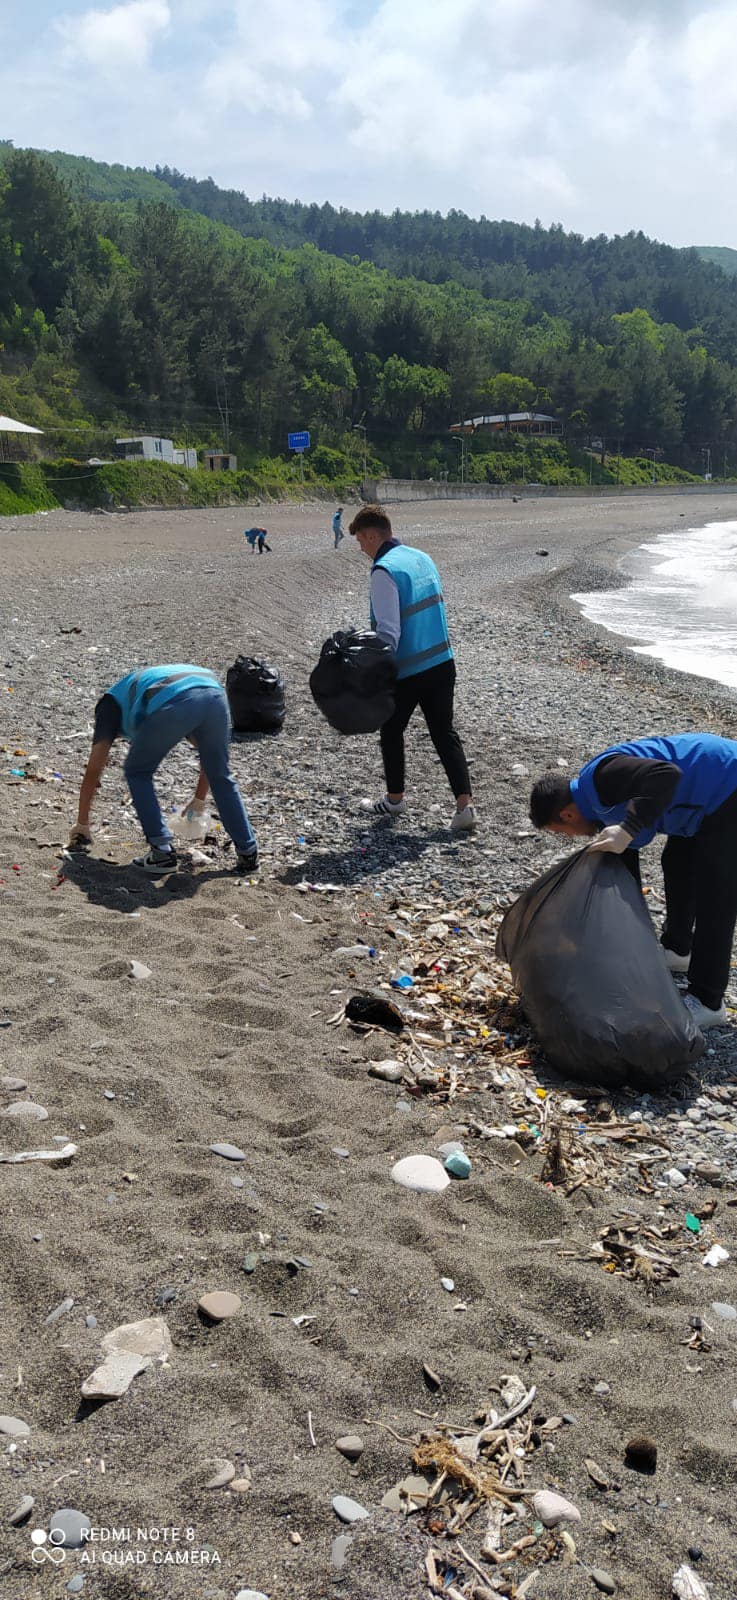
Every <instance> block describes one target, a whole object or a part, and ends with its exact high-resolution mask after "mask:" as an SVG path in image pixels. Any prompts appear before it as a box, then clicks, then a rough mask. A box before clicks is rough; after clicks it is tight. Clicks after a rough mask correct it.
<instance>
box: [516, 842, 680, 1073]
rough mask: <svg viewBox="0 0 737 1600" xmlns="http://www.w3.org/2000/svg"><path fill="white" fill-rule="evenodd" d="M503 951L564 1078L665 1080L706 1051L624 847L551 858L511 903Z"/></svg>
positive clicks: (534, 1023) (536, 1029)
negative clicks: (619, 853) (619, 852)
mask: <svg viewBox="0 0 737 1600" xmlns="http://www.w3.org/2000/svg"><path fill="white" fill-rule="evenodd" d="M496 953H497V955H498V956H499V957H500V959H501V960H502V961H507V962H508V963H509V965H510V967H511V969H512V977H513V979H514V983H515V987H516V988H517V990H518V991H519V994H520V996H521V999H522V1005H523V1008H524V1011H525V1014H526V1016H527V1018H528V1020H529V1022H530V1024H531V1026H532V1028H533V1030H534V1032H535V1034H536V1035H537V1038H538V1040H539V1043H540V1044H541V1045H542V1048H543V1050H544V1051H545V1054H546V1055H547V1056H548V1057H549V1059H550V1061H551V1062H552V1063H553V1065H554V1066H555V1067H557V1068H558V1070H559V1072H562V1073H563V1074H564V1075H565V1076H566V1077H569V1078H575V1079H577V1080H578V1082H579V1083H597V1084H602V1085H603V1086H604V1087H605V1088H608V1089H619V1088H621V1087H622V1085H623V1084H626V1083H629V1084H633V1085H635V1087H637V1088H640V1089H666V1088H668V1086H669V1085H670V1084H672V1083H674V1082H676V1081H677V1079H678V1078H680V1077H682V1076H683V1074H684V1072H686V1071H688V1068H689V1067H690V1066H692V1065H693V1063H694V1061H698V1058H699V1056H700V1055H702V1054H703V1051H704V1049H705V1045H704V1040H703V1037H702V1035H701V1034H700V1033H699V1030H698V1028H697V1027H696V1026H695V1024H694V1022H693V1019H692V1018H691V1016H690V1015H689V1013H688V1011H687V1009H686V1007H685V1006H684V1004H683V1000H682V999H681V997H680V995H679V993H678V990H677V989H676V986H675V984H674V982H673V978H672V976H671V974H670V972H669V971H668V968H667V966H666V964H665V957H664V956H663V952H662V949H661V947H660V944H659V943H658V939H657V937H656V934H655V930H654V928H653V925H652V922H651V920H650V915H649V913H648V911H647V909H646V906H645V902H644V900H643V897H642V892H641V890H640V889H639V887H638V885H637V883H636V882H635V880H634V878H633V876H632V874H631V872H629V871H628V869H627V867H626V866H625V864H624V862H623V861H622V860H621V859H620V857H619V856H616V855H612V854H608V853H604V852H602V853H601V854H599V853H595V854H593V855H592V854H591V852H590V850H588V849H584V850H580V851H578V852H577V853H576V854H575V855H573V856H567V857H566V859H565V861H561V862H559V863H558V865H557V866H555V867H551V869H550V871H549V872H546V873H545V874H544V875H543V877H542V878H538V879H537V881H536V882H535V883H533V884H532V885H531V886H530V888H529V889H526V890H525V892H524V894H523V895H520V898H519V900H516V901H515V903H514V905H513V906H512V907H511V908H510V910H509V911H508V912H507V914H506V916H505V918H504V921H503V922H502V925H501V928H500V929H499V935H498V938H497V945H496Z"/></svg>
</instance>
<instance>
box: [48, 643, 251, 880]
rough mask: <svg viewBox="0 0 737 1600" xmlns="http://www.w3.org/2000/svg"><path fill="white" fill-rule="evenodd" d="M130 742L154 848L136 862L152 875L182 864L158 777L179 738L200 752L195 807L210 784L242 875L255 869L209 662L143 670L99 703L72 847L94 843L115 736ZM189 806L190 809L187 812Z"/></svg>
mask: <svg viewBox="0 0 737 1600" xmlns="http://www.w3.org/2000/svg"><path fill="white" fill-rule="evenodd" d="M118 738H123V739H128V740H130V749H129V751H128V755H127V756H126V760H125V776H126V778H127V780H128V787H129V789H130V792H131V799H132V801H133V804H134V806H135V809H136V813H137V816H138V820H139V822H140V824H141V827H142V829H143V832H144V833H145V835H146V838H147V840H148V843H149V845H150V849H149V852H148V854H147V855H145V856H139V857H137V858H136V860H135V861H134V863H133V865H134V866H136V867H142V868H143V871H144V872H148V873H149V874H150V875H151V877H164V876H165V875H166V874H167V873H169V872H173V871H174V870H175V868H176V866H177V855H176V851H175V849H174V845H173V842H172V836H171V833H170V832H169V829H168V828H167V826H166V823H165V822H164V819H163V817H162V815H161V807H160V805H159V802H158V799H157V796H156V790H155V789H154V785H153V775H154V773H155V772H156V770H157V768H158V767H159V766H160V765H161V762H162V761H163V759H164V757H165V756H166V755H168V753H169V751H170V750H173V748H174V746H175V745H176V744H179V741H180V739H187V740H189V743H190V744H192V745H194V747H195V749H196V750H197V751H198V753H199V758H200V774H199V778H198V781H197V787H196V789H195V792H194V795H193V798H192V801H191V802H190V808H191V809H192V810H194V811H195V812H197V811H201V810H202V808H203V805H204V801H205V799H206V797H207V791H208V788H210V789H212V794H213V799H214V801H215V804H216V806H217V808H218V813H219V816H220V820H221V822H222V824H223V827H224V828H225V830H226V832H227V833H229V834H230V837H231V839H232V841H233V844H234V845H235V849H236V867H237V870H238V872H253V871H254V869H255V867H256V866H257V865H258V851H257V848H256V840H255V838H254V834H253V829H252V827H251V824H250V822H249V820H248V813H247V811H246V808H245V806H244V804H243V801H242V799H241V795H240V791H239V789H238V785H237V783H236V781H235V778H234V777H233V776H232V775H231V771H230V763H229V750H228V746H229V743H230V715H229V711H228V701H227V698H226V693H225V690H224V688H223V687H222V684H221V683H219V682H218V679H217V678H216V677H215V674H214V673H213V672H208V671H207V669H206V668H205V667H195V666H192V665H190V664H188V663H183V662H180V663H177V664H176V665H174V666H162V667H142V668H141V669H140V670H139V671H136V672H129V673H127V675H126V677H124V678H120V679H119V680H118V682H117V683H114V684H113V685H112V687H111V688H110V689H108V690H106V692H105V694H103V696H102V699H101V700H98V702H97V705H96V706H95V731H94V734H93V738H92V750H91V752H90V757H89V760H88V762H87V769H86V771H85V775H84V777H83V779H82V787H81V789H80V791H79V812H78V816H77V821H76V823H75V826H74V827H73V828H72V831H71V835H70V839H69V844H70V847H71V848H76V849H80V848H81V849H83V848H84V847H85V846H86V845H89V844H91V842H92V832H91V828H90V810H91V807H92V802H93V800H94V798H95V794H96V793H97V790H98V788H99V785H100V780H101V778H102V774H103V772H104V771H105V767H106V766H107V763H108V757H109V755H110V751H111V749H112V746H113V744H114V743H115V740H116V739H118ZM190 808H187V809H190Z"/></svg>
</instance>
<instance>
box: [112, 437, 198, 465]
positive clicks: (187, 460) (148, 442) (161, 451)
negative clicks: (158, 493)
mask: <svg viewBox="0 0 737 1600" xmlns="http://www.w3.org/2000/svg"><path fill="white" fill-rule="evenodd" d="M115 448H116V452H117V454H118V455H119V456H122V458H123V460H124V461H168V462H169V464H170V465H171V466H173V467H196V466H197V451H196V450H190V449H187V448H184V449H182V450H179V449H176V448H175V446H174V443H173V441H172V440H171V439H157V438H156V436H155V435H154V434H150V433H142V434H139V435H138V437H137V438H135V439H116V441H115Z"/></svg>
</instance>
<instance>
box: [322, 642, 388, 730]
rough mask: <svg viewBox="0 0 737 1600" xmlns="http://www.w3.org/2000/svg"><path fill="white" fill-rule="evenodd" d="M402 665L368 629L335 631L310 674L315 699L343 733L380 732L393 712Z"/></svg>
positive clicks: (332, 724) (329, 719)
mask: <svg viewBox="0 0 737 1600" xmlns="http://www.w3.org/2000/svg"><path fill="white" fill-rule="evenodd" d="M396 681H397V664H396V659H395V656H394V651H393V650H392V649H391V646H390V645H388V644H384V642H383V641H382V640H381V639H379V637H378V635H377V634H375V633H373V632H371V631H370V630H369V629H366V630H364V631H363V632H359V631H358V630H357V629H355V628H351V629H349V630H348V631H347V632H346V633H333V634H331V636H330V638H329V639H326V640H325V643H324V645H323V647H322V650H321V651H320V659H319V661H318V663H317V666H316V667H315V668H314V669H313V671H312V672H311V674H310V689H311V690H312V696H313V699H314V700H315V702H316V704H317V706H318V707H319V709H320V711H321V712H322V714H323V716H324V717H325V718H326V719H327V721H328V722H329V723H330V726H331V728H335V729H336V730H337V732H338V733H346V734H350V733H375V732H376V730H377V729H378V728H381V727H383V725H384V723H385V722H388V720H389V718H390V717H391V716H392V714H393V711H394V685H395V683H396Z"/></svg>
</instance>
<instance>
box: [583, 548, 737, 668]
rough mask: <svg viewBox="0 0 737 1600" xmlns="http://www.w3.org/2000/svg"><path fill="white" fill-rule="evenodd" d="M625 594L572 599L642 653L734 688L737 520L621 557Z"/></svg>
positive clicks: (621, 591)
mask: <svg viewBox="0 0 737 1600" xmlns="http://www.w3.org/2000/svg"><path fill="white" fill-rule="evenodd" d="M620 570H621V571H622V572H623V573H624V574H625V576H627V577H629V578H630V579H631V582H630V584H629V585H628V586H627V587H626V588H621V589H611V590H609V589H602V590H600V591H597V592H595V593H593V594H574V595H572V596H571V599H573V600H575V601H576V602H577V603H578V605H580V606H581V609H582V611H583V614H584V616H585V617H588V619H589V621H590V622H598V623H599V624H600V625H601V626H602V627H604V628H608V629H609V630H610V631H611V632H612V633H619V634H624V635H626V637H627V638H629V639H636V640H638V641H639V642H638V643H637V644H635V645H633V646H632V649H633V650H634V651H635V652H636V653H637V654H639V655H648V656H656V657H657V658H658V659H659V660H660V661H662V662H664V663H665V665H666V666H667V667H674V668H675V669H676V670H677V671H679V672H692V673H694V674H695V675H696V676H697V677H699V678H714V679H716V680H717V682H719V683H726V684H728V685H729V687H730V688H733V689H734V688H737V521H736V522H710V523H709V524H708V525H707V526H706V527H705V528H684V529H678V531H677V532H674V533H664V534H661V535H660V536H659V538H657V539H656V540H655V541H654V542H653V543H651V544H642V545H640V546H639V549H637V550H634V551H632V552H631V553H630V554H629V555H628V556H625V558H624V560H623V561H622V563H621V567H620Z"/></svg>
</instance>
